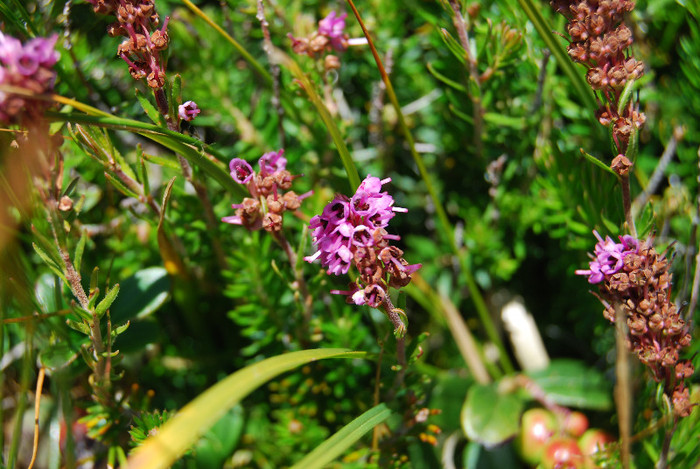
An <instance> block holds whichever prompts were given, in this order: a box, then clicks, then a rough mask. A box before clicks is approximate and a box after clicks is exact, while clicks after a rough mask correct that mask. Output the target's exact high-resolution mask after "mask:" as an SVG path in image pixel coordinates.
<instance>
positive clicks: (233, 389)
mask: <svg viewBox="0 0 700 469" xmlns="http://www.w3.org/2000/svg"><path fill="white" fill-rule="evenodd" d="M365 356H366V352H353V351H351V350H347V349H339V348H335V349H314V350H301V351H298V352H290V353H285V354H283V355H278V356H276V357H272V358H268V359H266V360H263V361H261V362H259V363H255V364H253V365H250V366H247V367H245V368H243V369H242V370H239V371H237V372H235V373H233V374H232V375H230V376H228V377H227V378H225V379H224V380H222V381H220V382H218V383H217V384H215V385H214V386H212V387H211V388H209V389H207V390H206V391H204V392H203V393H202V394H200V395H199V396H197V397H196V398H195V399H194V400H193V401H192V402H190V403H189V404H187V405H186V406H185V407H183V408H182V409H181V410H180V411H179V412H178V413H177V414H176V415H175V416H174V417H173V418H171V419H170V420H168V421H167V422H166V423H165V425H163V426H162V427H161V428H160V430H159V431H158V433H157V434H155V435H153V436H151V437H150V438H148V439H147V440H146V441H145V442H144V444H143V445H142V446H141V447H139V448H138V449H137V450H136V451H135V452H134V453H133V454H132V455H131V457H130V458H129V460H128V464H127V468H129V469H135V468H143V469H161V468H163V469H164V468H167V467H170V466H171V465H172V464H173V463H174V462H175V461H177V460H178V459H179V458H180V457H181V456H182V455H183V454H184V453H185V451H187V450H188V449H189V448H190V447H191V446H192V445H193V444H194V443H195V442H196V441H197V440H198V439H199V438H200V437H201V436H202V435H203V434H204V433H205V432H206V431H207V430H208V429H209V428H211V426H212V425H214V424H215V423H216V422H217V421H218V420H219V419H220V418H221V417H222V416H223V415H224V414H225V413H226V412H227V411H228V410H229V409H231V407H233V406H234V405H236V404H238V403H239V402H240V401H241V400H242V399H243V398H245V397H246V396H247V395H248V394H250V393H251V392H252V391H254V390H255V389H257V388H258V387H260V386H261V385H263V384H264V383H266V382H267V381H268V380H270V379H272V378H274V377H275V376H277V375H279V374H281V373H284V372H285V371H289V370H292V369H294V368H297V367H299V366H301V365H304V364H306V363H309V362H313V361H316V360H322V359H326V358H363V357H365Z"/></svg>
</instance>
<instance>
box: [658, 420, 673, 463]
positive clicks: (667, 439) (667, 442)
mask: <svg viewBox="0 0 700 469" xmlns="http://www.w3.org/2000/svg"><path fill="white" fill-rule="evenodd" d="M677 426H678V417H675V418H674V419H673V425H672V426H671V428H669V429H668V430H666V434H665V435H664V443H663V445H662V446H661V454H660V455H659V460H658V461H657V462H656V466H655V469H666V468H667V467H668V452H669V451H670V450H671V440H672V439H673V434H674V433H675V432H676V427H677Z"/></svg>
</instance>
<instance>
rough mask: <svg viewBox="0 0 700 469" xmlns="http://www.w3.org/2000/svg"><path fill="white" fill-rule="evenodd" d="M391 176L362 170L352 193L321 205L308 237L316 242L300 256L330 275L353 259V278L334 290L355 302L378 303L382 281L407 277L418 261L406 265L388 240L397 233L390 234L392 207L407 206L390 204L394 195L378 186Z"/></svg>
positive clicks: (396, 283)
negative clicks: (355, 275) (318, 262)
mask: <svg viewBox="0 0 700 469" xmlns="http://www.w3.org/2000/svg"><path fill="white" fill-rule="evenodd" d="M389 181H391V178H386V179H382V180H380V179H379V178H376V177H372V176H367V177H366V178H365V180H364V181H363V182H362V184H360V187H358V189H357V192H355V195H353V196H352V198H348V197H347V196H345V195H337V196H336V197H335V198H334V199H333V200H332V201H331V202H330V203H329V204H328V205H326V207H325V208H324V209H323V212H322V213H321V215H316V216H314V217H313V218H312V219H311V223H310V227H311V229H312V230H313V233H312V235H313V240H314V244H315V246H316V247H317V248H318V251H316V253H315V254H313V255H312V256H308V257H306V258H305V260H306V261H308V262H313V261H314V260H316V259H320V260H321V264H322V265H323V266H324V267H326V268H327V269H328V273H330V274H334V275H340V274H345V273H347V272H348V270H349V269H350V265H351V264H354V265H355V266H356V267H357V269H358V271H359V274H360V276H359V278H358V281H357V282H353V283H352V284H351V285H350V290H349V291H334V292H333V293H339V294H345V295H348V297H349V301H350V302H353V303H355V304H358V305H362V304H368V305H370V306H372V307H377V306H379V305H380V304H382V303H383V302H384V298H385V296H386V294H387V287H389V286H392V287H395V288H400V287H403V286H406V285H407V284H408V283H409V282H410V281H411V274H412V273H413V272H415V271H416V270H418V269H419V268H420V267H421V265H420V264H413V265H409V264H408V262H406V261H405V260H404V259H403V258H402V256H403V252H402V251H401V250H400V249H398V248H397V247H395V246H391V245H390V244H389V241H392V240H398V239H400V237H399V236H396V235H390V234H388V233H387V232H386V230H385V229H384V228H386V226H388V224H389V220H391V219H392V218H393V217H394V215H395V213H396V212H407V210H406V209H405V208H401V207H394V198H393V197H392V196H391V195H389V194H388V193H387V192H382V191H381V187H382V185H383V184H386V183H387V182H389Z"/></svg>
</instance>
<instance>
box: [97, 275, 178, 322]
mask: <svg viewBox="0 0 700 469" xmlns="http://www.w3.org/2000/svg"><path fill="white" fill-rule="evenodd" d="M120 291H121V295H119V297H118V298H117V299H116V300H115V301H114V303H113V304H112V307H111V309H110V317H111V318H112V324H122V323H125V322H126V321H128V320H129V319H132V318H143V317H146V316H148V315H150V314H151V313H153V312H154V311H155V310H157V309H158V308H160V306H161V305H162V304H163V303H165V300H166V299H167V298H168V293H169V291H170V278H169V277H168V273H167V272H166V270H165V269H164V268H162V267H149V268H147V269H143V270H139V271H138V272H136V273H135V274H134V275H132V276H131V277H129V278H127V279H126V280H124V281H123V282H121V284H120Z"/></svg>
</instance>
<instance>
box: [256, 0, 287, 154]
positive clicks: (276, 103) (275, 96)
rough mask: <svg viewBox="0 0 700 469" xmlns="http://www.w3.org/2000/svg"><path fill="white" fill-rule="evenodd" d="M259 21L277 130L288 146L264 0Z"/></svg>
mask: <svg viewBox="0 0 700 469" xmlns="http://www.w3.org/2000/svg"><path fill="white" fill-rule="evenodd" d="M256 18H257V19H258V21H260V28H261V29H262V33H263V50H264V51H265V53H266V54H267V57H268V60H269V62H270V74H271V75H272V106H273V107H274V108H275V111H276V112H277V132H278V134H279V138H280V146H281V147H282V148H284V147H285V146H286V140H287V139H286V137H285V133H284V125H283V121H284V108H283V107H282V102H281V101H280V67H279V65H278V64H277V62H275V61H274V60H272V58H273V57H272V55H273V46H272V39H271V38H270V25H269V23H268V22H267V18H265V7H264V6H263V0H258V14H257V16H256Z"/></svg>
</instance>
